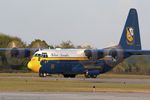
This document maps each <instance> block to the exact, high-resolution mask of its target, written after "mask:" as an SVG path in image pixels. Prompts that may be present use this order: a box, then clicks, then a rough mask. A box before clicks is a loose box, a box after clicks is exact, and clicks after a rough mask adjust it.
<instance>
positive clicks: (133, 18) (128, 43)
mask: <svg viewBox="0 0 150 100" xmlns="http://www.w3.org/2000/svg"><path fill="white" fill-rule="evenodd" d="M119 46H120V47H121V48H122V49H134V50H141V40H140V30H139V23H138V15H137V11H136V9H133V8H132V9H130V12H129V15H128V18H127V20H126V24H125V27H124V29H123V33H122V36H121V40H120V42H119Z"/></svg>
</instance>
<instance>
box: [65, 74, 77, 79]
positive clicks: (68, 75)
mask: <svg viewBox="0 0 150 100" xmlns="http://www.w3.org/2000/svg"><path fill="white" fill-rule="evenodd" d="M63 76H64V78H75V77H76V75H75V74H63Z"/></svg>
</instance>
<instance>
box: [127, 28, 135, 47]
mask: <svg viewBox="0 0 150 100" xmlns="http://www.w3.org/2000/svg"><path fill="white" fill-rule="evenodd" d="M126 31H127V32H126V39H127V40H126V42H127V44H128V45H133V44H134V29H133V28H132V27H127V28H126Z"/></svg>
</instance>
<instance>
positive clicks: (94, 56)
mask: <svg viewBox="0 0 150 100" xmlns="http://www.w3.org/2000/svg"><path fill="white" fill-rule="evenodd" d="M84 53H85V56H87V58H88V59H90V60H98V59H100V58H103V57H104V52H103V51H98V50H85V51H84Z"/></svg>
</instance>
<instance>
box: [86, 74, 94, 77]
mask: <svg viewBox="0 0 150 100" xmlns="http://www.w3.org/2000/svg"><path fill="white" fill-rule="evenodd" d="M85 77H86V78H96V77H97V75H86V74H85Z"/></svg>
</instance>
